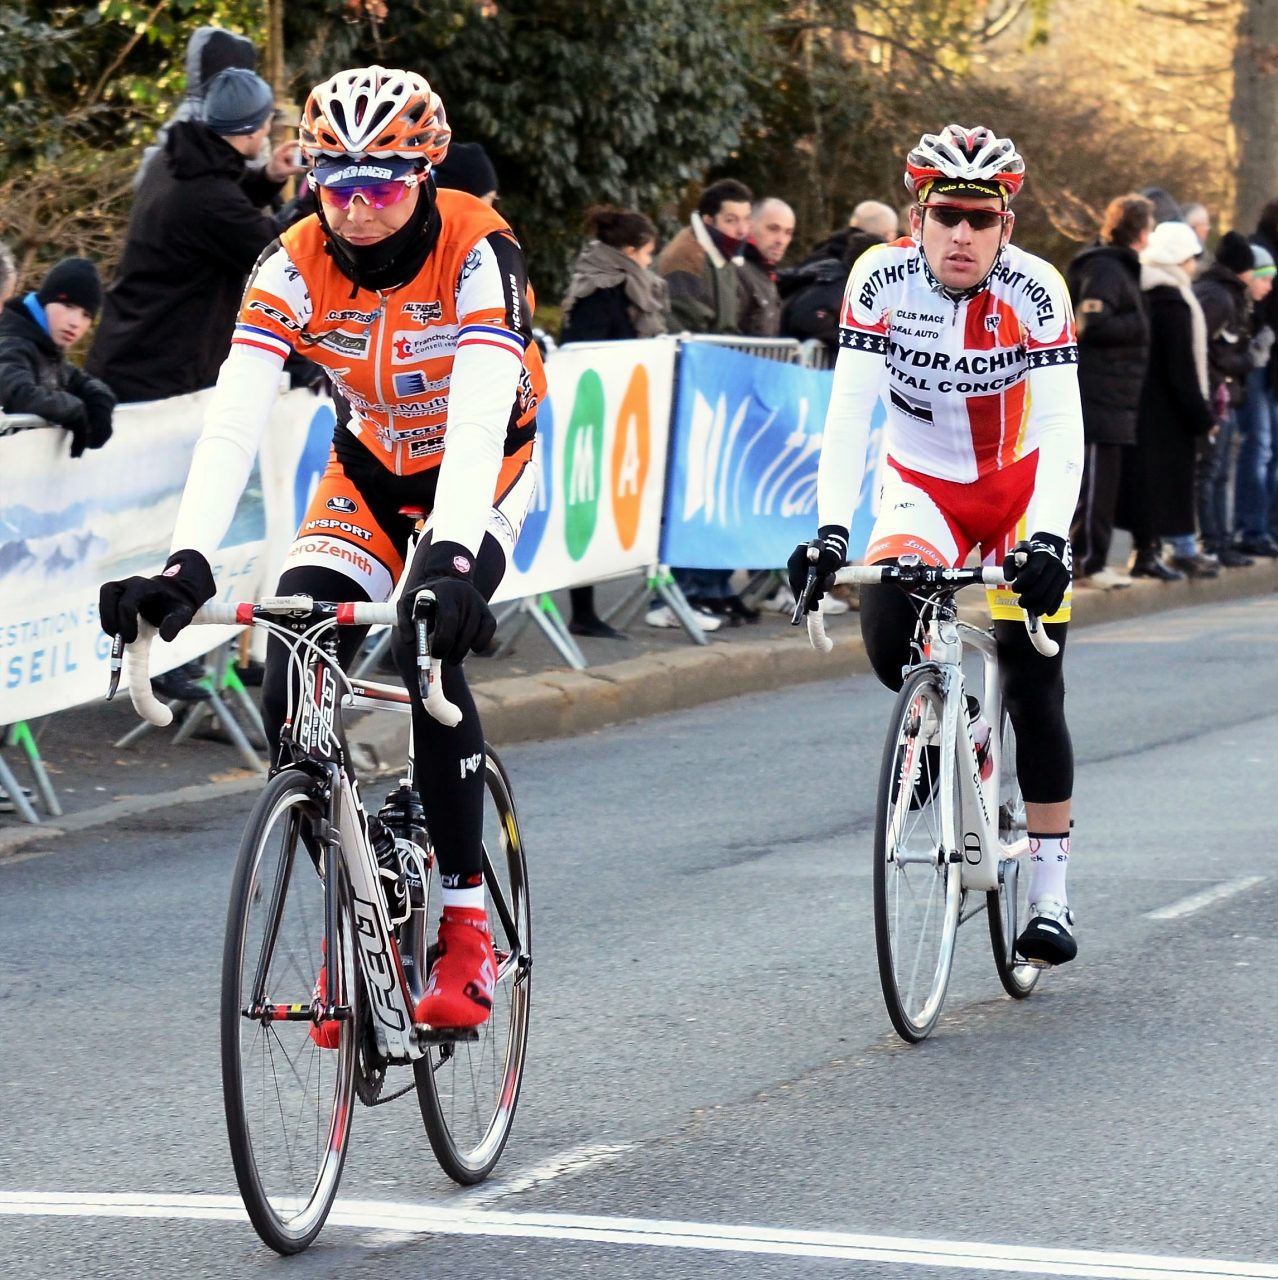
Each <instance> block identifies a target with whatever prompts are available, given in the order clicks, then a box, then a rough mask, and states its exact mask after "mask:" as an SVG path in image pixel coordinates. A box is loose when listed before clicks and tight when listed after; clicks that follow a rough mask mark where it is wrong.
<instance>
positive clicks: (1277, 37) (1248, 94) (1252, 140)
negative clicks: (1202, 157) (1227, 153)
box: [1230, 0, 1278, 232]
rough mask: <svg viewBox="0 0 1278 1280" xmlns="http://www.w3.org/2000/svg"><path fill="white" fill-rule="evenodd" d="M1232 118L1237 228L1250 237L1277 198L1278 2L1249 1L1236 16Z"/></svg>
mask: <svg viewBox="0 0 1278 1280" xmlns="http://www.w3.org/2000/svg"><path fill="white" fill-rule="evenodd" d="M1230 116H1231V118H1232V120H1233V125H1234V136H1235V138H1236V140H1237V147H1238V186H1237V190H1236V193H1235V199H1234V226H1236V227H1238V228H1239V229H1240V230H1242V231H1245V232H1250V231H1251V230H1252V229H1253V228H1254V227H1255V225H1256V220H1257V217H1258V215H1259V213H1260V210H1261V208H1262V206H1264V205H1265V204H1266V203H1267V202H1268V201H1270V200H1272V199H1273V198H1274V197H1275V196H1276V195H1278V129H1275V128H1274V121H1275V120H1278V0H1245V3H1244V5H1243V7H1242V10H1241V11H1240V13H1239V15H1238V40H1237V43H1236V45H1235V47H1234V97H1233V103H1232V105H1231V108H1230Z"/></svg>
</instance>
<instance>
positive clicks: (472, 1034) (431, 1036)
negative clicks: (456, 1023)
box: [416, 1022, 479, 1044]
mask: <svg viewBox="0 0 1278 1280" xmlns="http://www.w3.org/2000/svg"><path fill="white" fill-rule="evenodd" d="M416 1031H417V1043H418V1044H453V1043H454V1042H455V1041H458V1040H464V1041H467V1042H474V1041H476V1040H478V1039H479V1028H478V1027H428V1026H427V1025H426V1024H425V1023H424V1022H419V1023H418V1024H417V1026H416Z"/></svg>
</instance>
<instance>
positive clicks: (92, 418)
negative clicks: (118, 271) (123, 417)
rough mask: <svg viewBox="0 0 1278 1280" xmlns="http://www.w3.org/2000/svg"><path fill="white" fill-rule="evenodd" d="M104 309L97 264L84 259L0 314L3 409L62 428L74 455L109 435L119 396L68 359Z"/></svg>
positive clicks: (63, 265)
mask: <svg viewBox="0 0 1278 1280" xmlns="http://www.w3.org/2000/svg"><path fill="white" fill-rule="evenodd" d="M101 305H102V283H101V281H100V280H99V279H98V269H97V267H95V266H94V265H93V263H91V262H90V261H89V260H88V259H87V258H63V259H62V261H61V262H59V263H58V264H57V266H55V267H54V268H53V269H52V270H51V271H50V272H49V274H48V275H47V276H45V278H44V280H43V281H42V282H41V284H40V287H39V289H37V290H36V291H35V292H34V293H28V294H27V295H26V297H24V298H10V299H9V300H8V301H7V302H6V303H5V304H4V309H3V311H0V412H4V413H32V414H35V415H36V416H37V417H40V418H43V419H44V420H45V421H46V422H51V423H54V424H55V425H57V426H60V427H65V428H66V430H67V432H68V433H69V434H70V437H71V456H72V457H73V458H78V457H80V456H81V454H83V453H84V451H85V450H86V449H100V448H102V446H103V445H104V444H106V442H107V441H108V440H109V439H110V438H111V414H112V410H113V409H114V408H115V396H113V395H112V394H111V389H110V387H108V386H106V385H105V383H102V382H99V381H98V380H97V379H96V378H90V377H89V376H88V375H87V374H85V373H82V372H81V371H80V370H79V369H77V368H76V367H75V365H73V364H72V363H71V361H70V360H68V359H67V355H66V353H67V351H68V350H69V349H70V348H71V347H72V346H74V345H75V343H77V342H78V341H79V340H80V339H81V338H82V337H84V335H85V334H86V333H88V331H89V326H90V325H91V324H92V323H93V317H94V316H95V315H97V313H98V307H99V306H101Z"/></svg>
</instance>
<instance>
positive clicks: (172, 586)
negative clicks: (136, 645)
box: [98, 550, 217, 644]
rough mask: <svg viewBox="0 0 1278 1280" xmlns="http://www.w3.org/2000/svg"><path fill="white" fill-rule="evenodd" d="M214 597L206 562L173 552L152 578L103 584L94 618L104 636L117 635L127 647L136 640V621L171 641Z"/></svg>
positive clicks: (193, 553) (192, 554)
mask: <svg viewBox="0 0 1278 1280" xmlns="http://www.w3.org/2000/svg"><path fill="white" fill-rule="evenodd" d="M216 594H217V587H216V586H215V585H214V583H213V571H212V570H211V569H210V568H209V562H208V561H207V560H206V559H205V558H204V557H203V556H202V555H201V554H200V553H199V552H198V551H191V550H186V551H175V552H174V553H173V554H172V555H171V556H170V557H169V558H168V562H167V563H166V564H165V566H164V572H163V573H160V574H157V575H156V576H155V577H154V578H138V577H134V578H125V579H124V581H123V582H104V583H103V584H102V587H101V590H100V591H99V592H98V616H99V618H100V619H101V622H102V630H103V631H105V632H106V633H107V635H109V636H114V635H121V636H123V637H124V639H125V642H126V643H129V644H131V643H132V642H133V641H134V640H136V639H137V638H138V618H139V617H142V618H145V619H146V620H147V622H149V623H150V624H151V625H152V626H153V627H156V628H158V629H159V632H160V638H161V639H162V640H172V639H173V637H174V636H175V635H177V633H178V632H179V631H181V630H182V628H183V627H185V626H187V625H188V623H190V621H191V619H192V618H193V617H194V616H195V611H196V610H197V609H198V608H199V607H200V605H202V604H203V603H204V602H205V601H206V600H211V599H212V598H213V596H214V595H216Z"/></svg>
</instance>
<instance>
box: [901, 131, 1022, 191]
mask: <svg viewBox="0 0 1278 1280" xmlns="http://www.w3.org/2000/svg"><path fill="white" fill-rule="evenodd" d="M1024 181H1025V161H1024V160H1023V159H1021V156H1020V153H1019V152H1018V151H1017V150H1016V147H1015V145H1014V144H1013V142H1012V140H1011V139H1010V138H999V137H996V136H995V134H994V131H993V130H992V129H986V128H985V127H984V126H983V125H977V126H976V127H975V128H972V129H965V128H964V127H963V126H962V125H958V124H947V125H946V126H945V128H944V129H942V130H941V132H940V133H925V134H924V135H923V136H922V137H921V138H920V139H919V141H918V145H917V146H915V147H914V149H913V150H912V151H911V152H910V154H909V155H908V156H906V157H905V186H906V189H907V190H908V191H909V193H910V195H912V196H913V197H914V198H915V199H916V200H920V199H922V198H923V197H924V195H926V194H927V193H928V191H929V188H931V187H932V186H933V185H934V184H936V183H941V184H942V185H944V184H945V183H953V184H954V189H955V191H956V192H959V191H964V190H966V191H967V193H969V194H975V193H979V192H980V190H981V188H982V187H989V188H991V190H990V192H989V194H991V195H1001V196H1002V198H1003V203H1004V204H1009V203H1011V200H1012V197H1013V196H1015V195H1016V193H1017V192H1018V191H1019V190H1020V189H1021V183H1022V182H1024Z"/></svg>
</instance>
